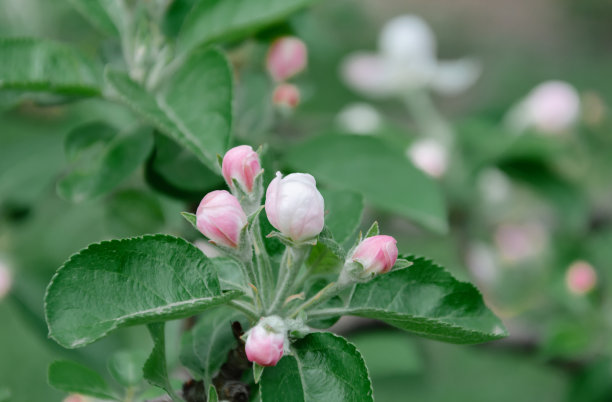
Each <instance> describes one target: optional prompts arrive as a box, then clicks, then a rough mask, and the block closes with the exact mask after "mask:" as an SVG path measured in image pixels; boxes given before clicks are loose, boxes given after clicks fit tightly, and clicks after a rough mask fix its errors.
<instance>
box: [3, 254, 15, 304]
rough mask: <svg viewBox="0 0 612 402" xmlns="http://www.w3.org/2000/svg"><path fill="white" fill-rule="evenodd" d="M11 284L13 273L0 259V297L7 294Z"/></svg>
mask: <svg viewBox="0 0 612 402" xmlns="http://www.w3.org/2000/svg"><path fill="white" fill-rule="evenodd" d="M12 286H13V275H12V273H11V270H10V268H9V267H7V266H6V265H5V264H4V263H3V262H2V261H0V299H2V298H3V297H4V296H6V295H7V294H8V292H9V291H10V290H11V287H12Z"/></svg>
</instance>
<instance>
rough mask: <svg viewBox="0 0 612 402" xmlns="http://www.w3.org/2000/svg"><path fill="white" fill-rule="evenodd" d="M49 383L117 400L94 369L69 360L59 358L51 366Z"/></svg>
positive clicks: (66, 389)
mask: <svg viewBox="0 0 612 402" xmlns="http://www.w3.org/2000/svg"><path fill="white" fill-rule="evenodd" d="M49 385H51V386H52V387H53V388H57V389H59V390H62V391H66V392H73V393H78V394H83V395H88V396H93V397H96V398H102V399H112V400H117V397H116V396H115V394H114V393H113V391H112V390H111V389H110V387H109V386H108V384H107V383H106V381H104V378H102V376H100V374H98V373H96V372H95V371H93V370H92V369H90V368H88V367H85V366H83V365H81V364H79V363H75V362H72V361H68V360H57V361H54V362H53V363H51V365H50V366H49Z"/></svg>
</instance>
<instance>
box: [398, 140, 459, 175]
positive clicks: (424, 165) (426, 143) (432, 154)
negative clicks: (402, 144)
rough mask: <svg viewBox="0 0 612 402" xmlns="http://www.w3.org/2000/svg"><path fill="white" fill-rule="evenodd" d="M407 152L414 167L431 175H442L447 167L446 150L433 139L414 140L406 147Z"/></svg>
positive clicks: (447, 157)
mask: <svg viewBox="0 0 612 402" xmlns="http://www.w3.org/2000/svg"><path fill="white" fill-rule="evenodd" d="M407 154H408V157H409V158H410V160H411V161H412V163H414V165H415V166H416V167H418V168H419V169H421V170H422V171H423V172H425V173H427V174H428V175H430V176H432V177H442V176H443V175H444V173H445V172H446V169H447V168H448V159H449V156H448V152H447V150H446V148H445V147H444V145H442V144H441V143H440V142H439V141H436V140H434V139H430V138H425V139H422V140H418V141H416V142H415V143H414V144H412V145H411V146H410V148H408V151H407Z"/></svg>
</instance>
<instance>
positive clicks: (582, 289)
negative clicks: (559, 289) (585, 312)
mask: <svg viewBox="0 0 612 402" xmlns="http://www.w3.org/2000/svg"><path fill="white" fill-rule="evenodd" d="M565 284H566V285H567V288H568V289H569V291H570V292H572V293H574V294H576V295H583V294H585V293H588V292H590V291H591V290H593V288H594V287H595V285H596V284H597V273H596V272H595V269H593V267H592V266H591V264H589V263H588V262H586V261H575V262H574V263H572V264H571V265H570V266H569V268H568V269H567V272H566V273H565Z"/></svg>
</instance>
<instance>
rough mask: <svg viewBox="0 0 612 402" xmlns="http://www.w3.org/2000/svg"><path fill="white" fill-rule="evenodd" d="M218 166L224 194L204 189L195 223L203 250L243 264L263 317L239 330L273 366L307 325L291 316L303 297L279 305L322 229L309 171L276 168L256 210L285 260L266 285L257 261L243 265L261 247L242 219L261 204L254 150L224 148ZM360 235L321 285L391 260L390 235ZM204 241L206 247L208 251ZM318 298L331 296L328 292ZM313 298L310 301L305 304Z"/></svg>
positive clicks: (250, 351) (384, 268)
mask: <svg viewBox="0 0 612 402" xmlns="http://www.w3.org/2000/svg"><path fill="white" fill-rule="evenodd" d="M221 171H222V174H223V177H224V178H225V181H226V182H227V185H228V187H229V189H230V190H231V192H232V193H230V192H228V191H226V190H215V191H212V192H210V193H209V194H207V195H206V196H205V197H204V198H203V199H202V201H201V202H200V205H199V206H198V209H197V213H196V216H195V224H196V226H197V228H198V230H199V231H200V232H202V234H204V235H205V236H206V237H207V238H208V239H209V241H210V243H212V246H208V247H206V248H205V252H206V253H207V254H211V253H212V254H214V255H218V254H219V253H220V254H229V255H231V256H234V257H237V258H239V259H241V261H243V262H244V266H243V268H244V269H245V271H244V274H245V275H246V276H248V277H249V280H251V281H252V283H251V285H252V289H253V291H254V293H253V294H252V295H251V297H252V301H253V303H252V306H251V307H252V308H253V310H252V317H261V316H263V315H267V316H265V317H263V318H261V319H260V320H259V322H258V324H257V325H256V326H255V327H253V328H252V329H251V330H250V331H248V332H247V334H246V355H247V357H248V359H249V360H250V361H251V362H254V363H257V364H258V365H259V366H273V365H276V363H277V362H278V361H279V359H280V358H281V357H282V356H283V354H284V353H287V352H288V351H289V349H288V347H289V342H288V333H291V334H293V335H292V336H296V335H295V334H300V333H307V332H308V331H310V329H308V328H307V327H306V326H305V324H304V319H303V318H294V317H296V316H297V315H298V314H299V313H300V312H301V311H305V310H304V309H305V308H306V306H311V304H308V301H306V302H304V303H303V305H300V306H298V307H297V308H296V307H295V304H294V305H293V306H290V305H289V306H287V303H288V302H287V300H288V299H289V300H291V297H289V298H288V297H287V296H288V295H287V292H289V291H290V290H291V288H292V284H293V281H294V280H295V278H296V277H297V275H298V273H299V272H300V268H301V266H302V263H303V261H304V259H305V258H306V256H307V254H308V250H310V247H311V246H312V245H314V244H316V242H317V237H318V236H319V234H320V233H321V232H322V231H323V229H324V225H325V203H324V200H323V196H322V195H321V193H320V192H319V190H318V189H317V183H316V181H315V179H314V177H312V176H311V175H309V174H306V173H292V174H289V175H287V176H283V175H282V174H281V173H280V172H277V173H276V177H275V178H274V179H273V180H272V181H271V182H270V184H269V185H268V188H267V190H266V199H265V203H264V207H263V208H264V209H265V213H266V216H267V218H268V221H269V222H270V224H271V225H272V226H273V227H274V228H276V229H277V230H278V233H277V232H275V233H273V234H270V235H273V236H276V237H279V238H280V239H281V241H282V242H283V243H284V244H285V245H286V246H287V254H286V255H287V257H286V259H285V257H283V258H284V261H285V263H281V267H280V270H279V275H278V276H279V278H278V283H277V284H276V285H275V286H274V284H270V283H266V279H265V275H260V274H261V273H262V272H263V269H264V268H265V264H263V265H261V266H259V265H258V269H260V270H262V271H261V272H257V271H249V269H255V268H254V264H252V258H253V249H254V248H255V249H256V250H257V249H259V250H261V249H262V243H261V238H260V237H258V236H260V235H261V233H259V234H256V233H258V232H259V226H257V230H251V229H249V228H250V227H251V225H250V224H249V222H250V221H251V222H257V219H256V217H257V214H259V213H260V211H261V210H262V206H261V196H262V195H263V179H262V173H263V170H262V168H261V163H260V160H259V155H258V154H257V153H256V152H255V151H253V149H252V148H251V147H249V146H246V145H241V146H237V147H235V148H232V149H230V150H229V151H228V152H227V153H226V154H225V156H224V158H223V161H222V163H221ZM249 217H251V220H249ZM376 228H377V226H376ZM376 230H377V229H376ZM368 233H369V236H367V237H366V238H365V239H363V240H362V239H360V240H359V241H358V242H357V244H356V246H355V247H354V248H353V249H352V250H351V251H350V252H349V256H348V258H347V260H346V262H345V265H344V269H343V270H342V272H341V273H340V276H339V279H338V281H337V282H336V283H334V284H330V285H329V286H328V288H329V289H333V291H334V292H340V291H341V290H342V289H344V288H345V287H346V286H347V285H350V284H353V283H356V282H364V281H367V280H369V279H371V278H372V277H373V276H375V275H377V274H382V273H385V272H388V271H389V270H390V269H391V268H392V267H393V266H394V265H395V264H396V261H397V256H398V251H397V246H396V241H395V239H394V238H393V237H390V236H383V235H378V234H377V233H372V229H371V231H369V232H368ZM257 244H259V245H260V247H259V248H257V247H256V245H257ZM200 246H201V247H203V246H202V245H200ZM210 247H214V249H213V250H210V249H209V248H210ZM264 252H265V250H264ZM255 260H256V261H258V260H257V258H255ZM258 264H259V263H258ZM283 264H285V265H283ZM247 267H251V268H247ZM268 282H269V281H268ZM331 285H334V286H331ZM272 288H274V289H272ZM270 291H274V292H275V294H274V295H272V296H273V297H271V295H270V294H269V293H268V292H270ZM336 294H337V293H336ZM325 297H327V298H329V297H332V294H331V292H330V293H329V294H325ZM319 301H320V300H319V299H314V300H313V304H314V303H315V302H319ZM285 306H287V307H285ZM302 306H304V307H302ZM285 308H286V310H285ZM290 308H291V310H289V309H290ZM247 312H251V310H247ZM306 314H307V312H306Z"/></svg>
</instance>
